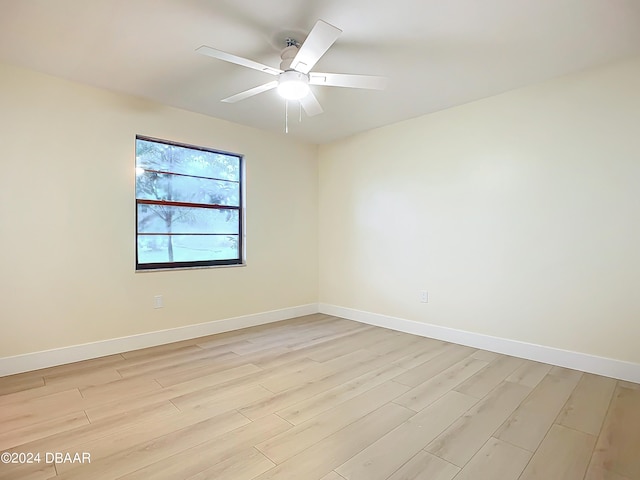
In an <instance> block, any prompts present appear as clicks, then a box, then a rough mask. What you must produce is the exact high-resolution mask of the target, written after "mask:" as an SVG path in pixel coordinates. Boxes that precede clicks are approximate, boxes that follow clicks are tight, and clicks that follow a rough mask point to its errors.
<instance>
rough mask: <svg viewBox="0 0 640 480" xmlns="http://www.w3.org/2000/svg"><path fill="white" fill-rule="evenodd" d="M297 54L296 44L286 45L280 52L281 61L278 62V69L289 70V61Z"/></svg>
mask: <svg viewBox="0 0 640 480" xmlns="http://www.w3.org/2000/svg"><path fill="white" fill-rule="evenodd" d="M297 54H298V47H297V45H295V44H294V45H287V46H286V47H285V48H284V49H283V50H282V53H280V58H281V59H282V61H281V62H280V70H289V69H290V68H291V62H292V61H293V59H294V58H295V57H296V55H297Z"/></svg>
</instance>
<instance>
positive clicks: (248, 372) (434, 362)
mask: <svg viewBox="0 0 640 480" xmlns="http://www.w3.org/2000/svg"><path fill="white" fill-rule="evenodd" d="M0 452H9V454H15V455H14V458H15V460H16V461H17V463H0V480H2V479H21V480H24V479H32V480H47V479H50V480H63V479H70V480H71V479H89V478H90V479H92V480H94V479H96V480H99V479H105V480H109V479H123V480H124V479H127V480H135V479H154V480H155V479H166V480H180V479H190V480H195V479H216V480H294V479H295V480H640V385H637V384H633V383H629V382H621V381H616V380H614V379H610V378H605V377H599V376H597V375H591V374H586V373H582V372H578V371H573V370H568V369H564V368H559V367H552V366H551V365H545V364H541V363H537V362H531V361H528V360H522V359H518V358H513V357H508V356H504V355H498V354H495V353H491V352H486V351H482V350H476V349H473V348H470V347H464V346H460V345H455V344H450V343H446V342H441V341H437V340H433V339H428V338H421V337H416V336H412V335H408V334H404V333H400V332H395V331H392V330H386V329H382V328H377V327H372V326H369V325H363V324H359V323H356V322H351V321H348V320H344V319H339V318H336V317H331V316H328V315H322V314H317V315H310V316H306V317H301V318H297V319H292V320H287V321H284V322H277V323H272V324H269V325H263V326H259V327H253V328H248V329H244V330H239V331H235V332H227V333H222V334H218V335H212V336H210V337H205V338H198V339H194V340H188V341H183V342H178V343H174V344H170V345H163V346H159V347H153V348H148V349H144V350H138V351H134V352H126V353H123V354H120V355H110V356H108V357H103V358H99V359H95V360H89V361H85V362H79V363H76V364H70V365H62V366H59V367H52V368H47V369H44V370H39V371H35V372H28V373H24V374H20V375H13V376H10V377H4V378H0ZM55 452H59V453H62V454H65V453H69V454H71V456H70V457H69V458H67V459H64V458H62V459H60V458H59V460H62V461H57V462H52V461H51V460H52V455H53V454H54V453H55ZM85 452H86V453H87V454H89V455H90V463H89V462H86V461H85V462H84V463H81V462H80V461H79V460H81V458H82V455H83V453H85ZM21 453H25V454H27V453H31V454H34V455H35V454H36V453H39V454H40V462H33V463H27V464H25V463H22V464H21V463H20V461H21V460H25V458H24V457H20V456H19V455H18V454H21ZM76 453H79V454H80V455H79V457H78V458H77V459H76V460H78V461H75V462H74V461H72V460H74V458H73V457H74V454H76ZM85 458H86V457H85ZM65 460H66V461H65Z"/></svg>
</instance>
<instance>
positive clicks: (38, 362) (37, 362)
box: [0, 303, 318, 377]
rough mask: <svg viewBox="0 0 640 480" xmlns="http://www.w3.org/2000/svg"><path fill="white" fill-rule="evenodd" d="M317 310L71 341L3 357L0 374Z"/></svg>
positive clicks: (275, 312)
mask: <svg viewBox="0 0 640 480" xmlns="http://www.w3.org/2000/svg"><path fill="white" fill-rule="evenodd" d="M314 313H318V304H316V303H312V304H308V305H300V306H297V307H290V308H283V309H281V310H271V311H268V312H261V313H255V314H252V315H244V316H241V317H234V318H227V319H223V320H215V321H213V322H206V323H198V324H195V325H187V326H184V327H177V328H171V329H168V330H160V331H156V332H149V333H141V334H139V335H131V336H128V337H120V338H113V339H109V340H102V341H99V342H92V343H85V344H82V345H72V346H69V347H64V348H56V349H53V350H46V351H42V352H34V353H27V354H24V355H16V356H13V357H4V358H0V377H3V376H6V375H13V374H15V373H22V372H28V371H32V370H39V369H41V368H47V367H54V366H56V365H63V364H66V363H73V362H79V361H82V360H89V359H91V358H98V357H104V356H105V355H114V354H117V353H122V352H128V351H131V350H138V349H140V348H147V347H154V346H156V345H164V344H166V343H173V342H179V341H181V340H189V339H191V338H198V337H205V336H207V335H213V334H215V333H222V332H228V331H231V330H238V329H240V328H246V327H253V326H256V325H263V324H266V323H271V322H278V321H280V320H288V319H290V318H295V317H301V316H303V315H311V314H314Z"/></svg>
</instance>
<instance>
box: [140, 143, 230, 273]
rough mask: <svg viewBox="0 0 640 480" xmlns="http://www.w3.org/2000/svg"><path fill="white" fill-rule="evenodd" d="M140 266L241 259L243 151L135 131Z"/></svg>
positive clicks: (181, 265)
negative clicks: (221, 148)
mask: <svg viewBox="0 0 640 480" xmlns="http://www.w3.org/2000/svg"><path fill="white" fill-rule="evenodd" d="M136 239H137V247H136V270H152V269H159V268H185V267H205V266H213V265H238V264H241V263H242V156H241V155H236V154H232V153H224V152H216V151H214V150H208V149H205V148H200V147H194V146H189V145H180V144H177V143H171V142H167V141H164V140H157V139H155V138H148V137H141V136H137V137H136Z"/></svg>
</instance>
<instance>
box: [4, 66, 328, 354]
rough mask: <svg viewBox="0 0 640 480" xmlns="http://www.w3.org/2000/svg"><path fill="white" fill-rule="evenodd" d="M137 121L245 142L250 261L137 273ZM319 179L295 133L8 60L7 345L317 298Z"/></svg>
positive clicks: (53, 343) (46, 343) (184, 135)
mask: <svg viewBox="0 0 640 480" xmlns="http://www.w3.org/2000/svg"><path fill="white" fill-rule="evenodd" d="M136 134H143V135H150V136H154V137H159V138H164V139H169V140H174V141H179V142H186V143H191V144H197V145H202V146H207V147H213V148H218V149H222V150H226V151H231V152H237V153H241V154H244V155H245V160H246V173H247V177H246V178H247V215H246V220H247V245H248V266H247V267H242V268H217V269H204V270H191V271H173V272H152V273H134V268H135V256H134V255H135V251H134V245H135V243H134V242H135V238H134V236H135V217H134V148H135V146H134V140H135V135H136ZM317 180H318V176H317V149H316V147H315V146H310V145H306V144H303V143H296V142H294V141H292V140H291V138H289V137H286V136H285V135H284V134H282V135H278V134H271V133H266V132H261V131H258V130H255V129H251V128H246V127H241V126H238V125H235V124H232V123H228V122H224V121H221V120H217V119H213V118H209V117H205V116H202V115H197V114H194V113H189V112H185V111H182V110H178V109H174V108H169V107H165V106H161V105H157V104H153V103H149V102H146V101H141V100H137V99H134V98H131V97H127V96H124V95H117V94H113V93H109V92H107V91H104V90H99V89H93V88H90V87H85V86H81V85H78V84H74V83H70V82H67V81H64V80H61V79H56V78H53V77H49V76H45V75H41V74H38V73H35V72H30V71H26V70H21V69H17V68H13V67H9V66H1V65H0V238H1V241H0V242H1V243H0V245H1V248H0V296H1V297H2V298H1V300H0V328H1V332H0V357H5V356H10V355H15V354H21V353H28V352H35V351H40V350H45V349H50V348H55V347H64V346H69V345H74V344H80V343H85V342H91V341H97V340H103V339H110V338H115V337H120V336H127V335H131V334H136V333H144V332H151V331H156V330H161V329H166V328H172V327H178V326H184V325H190V324H196V323H201V322H208V321H211V320H217V319H223V318H229V317H234V316H239V315H244V314H250V313H258V312H265V311H269V310H274V309H281V308H286V307H291V306H297V305H304V304H308V303H315V302H316V301H317V279H318V276H317V258H318V256H317ZM156 294H161V295H163V296H164V302H165V308H164V309H158V310H154V309H153V308H152V307H153V301H152V300H153V296H154V295H156Z"/></svg>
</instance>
